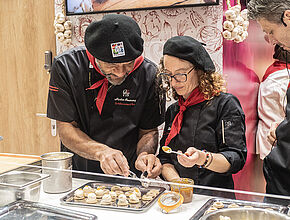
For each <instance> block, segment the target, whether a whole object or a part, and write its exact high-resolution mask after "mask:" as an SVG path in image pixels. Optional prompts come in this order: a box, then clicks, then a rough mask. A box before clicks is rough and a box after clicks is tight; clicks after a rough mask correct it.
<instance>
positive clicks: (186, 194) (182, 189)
mask: <svg viewBox="0 0 290 220" xmlns="http://www.w3.org/2000/svg"><path fill="white" fill-rule="evenodd" d="M172 182H173V183H181V184H188V185H194V181H193V180H192V179H189V178H179V179H175V180H173V181H172ZM171 191H173V192H178V193H180V194H181V195H182V196H183V198H184V201H183V203H189V202H191V201H192V195H193V187H189V186H180V185H171Z"/></svg>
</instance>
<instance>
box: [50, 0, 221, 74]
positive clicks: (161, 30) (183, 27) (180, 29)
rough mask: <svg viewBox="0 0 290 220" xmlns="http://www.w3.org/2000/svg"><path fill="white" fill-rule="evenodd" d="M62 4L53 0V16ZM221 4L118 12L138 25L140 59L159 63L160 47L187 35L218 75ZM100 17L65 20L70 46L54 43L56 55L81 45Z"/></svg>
mask: <svg viewBox="0 0 290 220" xmlns="http://www.w3.org/2000/svg"><path fill="white" fill-rule="evenodd" d="M62 2H63V0H55V12H56V13H58V12H61V11H62ZM222 12H223V7H222V4H220V5H215V6H207V7H205V6H203V7H185V8H173V9H161V10H160V9H159V10H144V11H128V12H120V13H122V14H125V15H128V16H131V17H132V18H134V19H135V21H136V22H137V23H138V24H139V26H140V27H141V30H142V34H143V36H142V37H143V39H144V40H145V45H144V46H145V51H144V56H146V57H147V58H149V59H151V60H152V61H154V62H155V63H159V60H160V57H161V54H162V47H163V44H164V43H165V41H166V40H167V39H169V38H170V37H172V36H176V35H189V36H192V37H194V38H196V39H198V40H200V41H201V42H204V43H206V44H207V46H206V48H207V50H208V51H209V53H210V54H211V56H212V58H213V60H214V62H215V64H216V67H217V69H218V70H219V71H220V72H221V71H222V62H223V61H222V43H223V38H222V34H221V33H222ZM103 15H104V14H90V15H76V16H68V17H67V19H68V20H70V21H72V23H73V36H72V44H71V45H70V46H69V47H67V46H64V45H63V44H61V43H60V42H57V44H56V46H57V53H58V54H59V53H61V52H63V51H65V50H67V49H68V48H70V47H75V46H79V45H83V44H84V33H85V30H86V27H87V26H88V25H89V24H90V23H91V22H92V21H94V20H99V19H101V18H102V17H103Z"/></svg>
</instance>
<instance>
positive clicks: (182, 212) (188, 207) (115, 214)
mask: <svg viewBox="0 0 290 220" xmlns="http://www.w3.org/2000/svg"><path fill="white" fill-rule="evenodd" d="M87 182H88V180H82V179H73V190H74V189H75V188H77V187H80V186H82V185H83V184H85V183H87ZM67 193H68V192H67ZM67 193H62V194H48V193H44V192H43V190H41V193H40V199H39V202H40V203H45V204H49V205H54V206H58V207H63V208H67V209H71V210H75V211H82V212H86V213H91V214H94V215H96V216H98V219H99V220H108V219H126V220H128V219H129V220H131V219H132V220H133V219H134V220H136V219H137V220H142V219H158V220H161V219H166V220H171V219H172V220H177V219H180V220H181V219H182V220H183V219H190V218H191V216H193V215H194V213H195V212H196V211H197V210H198V209H199V208H200V207H201V206H203V205H204V204H205V203H206V201H207V200H208V199H210V198H211V197H208V196H202V195H194V196H193V200H192V202H191V203H187V204H183V205H182V206H181V207H179V208H178V209H176V210H173V211H172V212H171V213H169V214H165V213H162V212H161V209H160V207H159V206H158V204H157V202H155V203H154V204H153V206H152V207H150V208H149V209H148V210H147V211H145V212H141V213H139V212H138V213H135V212H126V211H116V210H108V209H102V208H82V207H76V206H64V205H61V204H60V198H62V197H63V196H65V195H66V194H67Z"/></svg>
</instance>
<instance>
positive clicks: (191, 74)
mask: <svg viewBox="0 0 290 220" xmlns="http://www.w3.org/2000/svg"><path fill="white" fill-rule="evenodd" d="M160 77H161V78H162V80H163V81H164V82H165V83H163V88H162V89H164V90H165V91H166V92H169V91H170V90H169V89H170V88H171V89H172V94H173V97H174V98H175V99H176V100H178V101H177V102H176V103H173V104H172V105H170V106H169V107H168V109H167V112H166V118H165V127H164V133H163V137H162V139H161V143H160V145H161V146H169V147H171V148H172V150H175V151H179V152H182V153H184V154H183V155H176V154H166V153H164V152H163V151H162V150H160V154H159V157H160V160H161V163H162V164H163V168H162V175H163V177H164V178H165V179H166V180H167V181H173V180H174V179H178V178H180V177H182V178H183V177H186V178H191V179H193V180H194V182H195V184H196V185H205V186H212V187H222V188H230V189H233V188H234V182H233V179H232V174H234V173H237V172H238V171H240V170H241V169H242V168H243V166H244V164H245V161H246V156H247V148H246V138H245V115H244V112H243V110H242V108H241V105H240V103H239V100H238V99H237V98H236V97H235V96H233V95H232V94H229V93H224V92H222V91H224V90H225V88H224V81H223V79H222V76H221V75H220V74H219V73H216V72H215V66H214V64H213V62H212V60H211V58H210V56H209V54H208V53H207V51H206V50H205V49H204V47H203V46H202V44H201V43H200V42H198V41H196V40H195V39H193V38H191V37H189V36H176V37H172V38H171V39H169V40H168V41H167V42H166V43H165V45H164V48H163V58H162V59H161V73H160ZM164 85H168V86H167V87H166V86H164Z"/></svg>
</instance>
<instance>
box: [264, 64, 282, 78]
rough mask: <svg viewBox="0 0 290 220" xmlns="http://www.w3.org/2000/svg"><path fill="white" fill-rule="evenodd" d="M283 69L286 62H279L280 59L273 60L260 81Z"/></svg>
mask: <svg viewBox="0 0 290 220" xmlns="http://www.w3.org/2000/svg"><path fill="white" fill-rule="evenodd" d="M283 69H286V63H284V62H281V61H275V62H274V63H272V65H271V66H269V67H268V69H267V70H266V72H265V75H264V76H263V78H262V82H264V81H265V80H266V79H267V78H268V76H270V75H271V74H272V73H274V72H276V71H279V70H283Z"/></svg>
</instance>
